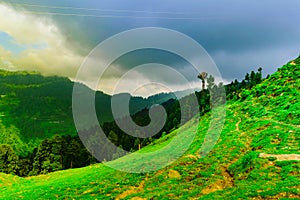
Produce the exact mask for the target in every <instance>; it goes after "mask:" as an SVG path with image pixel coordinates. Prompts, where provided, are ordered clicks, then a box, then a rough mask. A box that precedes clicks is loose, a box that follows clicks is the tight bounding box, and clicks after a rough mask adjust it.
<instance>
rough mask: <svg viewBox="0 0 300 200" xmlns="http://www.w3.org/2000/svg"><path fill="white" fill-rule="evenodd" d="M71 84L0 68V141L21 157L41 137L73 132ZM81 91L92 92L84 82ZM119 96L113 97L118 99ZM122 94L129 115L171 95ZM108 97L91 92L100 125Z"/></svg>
mask: <svg viewBox="0 0 300 200" xmlns="http://www.w3.org/2000/svg"><path fill="white" fill-rule="evenodd" d="M73 86H74V83H73V82H71V81H70V80H69V79H67V78H62V77H55V76H52V77H44V76H42V75H40V74H38V73H32V72H30V73H29V72H9V71H3V70H0V133H1V134H0V144H9V145H11V146H12V147H13V149H14V150H15V152H16V153H17V154H18V155H22V156H25V155H27V154H28V153H31V152H32V151H33V149H34V148H35V147H37V146H38V145H39V143H40V142H41V140H43V139H45V138H51V137H53V136H54V135H72V136H74V135H77V131H76V129H75V126H74V122H73V115H72V92H73ZM82 90H84V91H88V92H91V93H94V91H92V90H90V89H89V88H88V87H86V86H84V85H82ZM123 96H124V94H123V95H121V94H119V95H116V96H115V98H116V99H117V100H118V101H120V102H122V101H123ZM125 96H127V97H130V113H131V114H134V113H136V112H138V111H140V110H142V109H144V108H149V107H151V106H152V105H153V104H161V103H163V102H165V101H168V100H169V99H171V98H174V96H173V95H172V94H157V95H155V96H150V97H148V98H147V99H145V98H142V97H131V96H130V95H129V94H126V95H125ZM111 98H112V97H111V96H110V95H107V94H105V93H103V92H100V91H97V92H96V94H95V105H96V112H97V116H98V119H99V121H100V123H101V124H103V123H105V122H110V121H113V116H112V113H111V109H110V107H111V106H110V105H111ZM8 135H10V137H7V136H8Z"/></svg>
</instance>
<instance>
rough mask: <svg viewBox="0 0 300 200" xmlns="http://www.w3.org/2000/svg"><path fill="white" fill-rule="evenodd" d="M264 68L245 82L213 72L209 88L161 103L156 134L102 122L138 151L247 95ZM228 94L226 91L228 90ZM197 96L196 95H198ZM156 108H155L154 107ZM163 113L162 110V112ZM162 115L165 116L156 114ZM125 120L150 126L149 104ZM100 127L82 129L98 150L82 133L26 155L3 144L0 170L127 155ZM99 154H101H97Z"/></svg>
mask: <svg viewBox="0 0 300 200" xmlns="http://www.w3.org/2000/svg"><path fill="white" fill-rule="evenodd" d="M261 72H262V69H261V68H259V70H258V72H254V71H252V72H251V74H246V76H245V79H244V80H242V81H241V82H239V81H237V80H235V81H233V82H232V83H230V84H228V85H226V86H223V83H219V84H218V85H216V83H215V79H214V77H213V76H211V75H209V76H208V77H207V79H206V81H207V82H206V87H207V89H203V90H202V91H200V92H196V93H195V95H193V94H191V95H188V96H185V97H183V98H181V99H179V100H177V99H170V100H168V101H166V102H165V103H162V104H161V105H162V106H163V107H164V109H165V111H166V114H167V118H166V123H165V124H164V126H163V128H162V129H161V130H160V131H159V132H158V133H157V134H155V135H154V136H152V137H147V138H143V136H145V135H146V132H137V130H134V128H133V129H131V130H130V132H135V134H136V135H140V136H141V137H134V136H131V135H129V134H128V133H125V132H124V131H123V130H121V129H120V128H119V126H118V125H117V123H116V122H115V121H113V122H106V123H104V124H103V125H102V130H103V131H104V133H105V135H106V137H107V138H108V139H109V140H110V141H111V142H112V143H114V144H115V146H118V147H120V148H122V149H124V150H126V151H128V152H134V151H136V150H138V149H139V148H142V147H144V146H146V145H148V144H150V143H152V142H153V141H154V140H156V139H158V138H160V137H162V136H164V135H166V134H168V133H170V132H171V131H172V130H174V129H176V128H178V127H179V126H180V124H181V123H185V122H187V121H189V120H190V119H191V118H192V117H194V116H195V115H197V114H199V115H200V116H201V115H203V114H205V113H207V112H209V111H210V110H211V108H212V106H213V105H218V104H219V103H220V104H223V103H224V102H225V101H226V99H225V98H224V97H226V95H227V99H243V96H242V95H241V92H242V91H243V90H244V89H250V88H252V87H254V86H255V85H256V84H258V83H260V82H261V81H262V73H261ZM224 88H225V90H226V95H225V93H224V92H225V90H224ZM195 96H196V98H194V97H195ZM154 109H155V108H154ZM158 113H159V112H158ZM156 117H158V118H159V117H162V116H156ZM118 120H119V121H120V122H121V123H122V124H129V123H128V122H129V121H131V120H133V121H134V122H135V123H136V124H137V125H139V126H147V125H148V124H149V123H151V121H150V118H149V109H148V108H145V109H143V110H141V111H139V112H137V113H136V114H134V115H132V116H127V117H123V118H122V119H118ZM98 133H99V128H98V127H91V128H89V129H88V130H82V131H81V132H80V135H81V136H82V135H83V136H87V137H89V139H87V141H88V144H87V145H89V147H91V148H89V149H95V150H97V152H91V153H90V152H88V151H87V149H86V147H85V146H84V145H83V144H82V142H81V140H80V138H79V136H58V135H57V136H55V137H53V138H51V139H44V140H43V141H42V142H41V144H40V145H39V147H38V148H36V149H35V150H34V151H33V152H32V153H30V154H29V155H27V156H26V157H19V156H18V155H17V154H16V153H15V152H14V150H13V148H12V147H11V146H9V145H0V172H4V173H13V174H16V175H19V176H29V175H30V176H31V175H38V174H46V173H49V172H54V171H58V170H64V169H69V168H77V167H84V166H88V165H90V164H94V163H97V162H98V161H97V160H96V159H95V158H94V156H95V154H97V153H99V152H101V154H102V155H101V156H102V157H101V156H100V157H101V158H100V161H108V160H111V159H115V158H118V157H120V156H123V155H122V154H121V153H120V152H118V150H117V149H116V148H114V149H108V148H107V146H106V144H105V141H98V140H97V134H98ZM97 157H98V158H99V156H97Z"/></svg>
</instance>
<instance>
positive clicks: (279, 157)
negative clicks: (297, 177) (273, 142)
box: [259, 153, 300, 161]
mask: <svg viewBox="0 0 300 200" xmlns="http://www.w3.org/2000/svg"><path fill="white" fill-rule="evenodd" d="M259 157H260V158H276V160H277V161H286V160H300V154H277V155H276V154H266V153H260V154H259Z"/></svg>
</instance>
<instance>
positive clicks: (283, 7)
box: [0, 0, 300, 81]
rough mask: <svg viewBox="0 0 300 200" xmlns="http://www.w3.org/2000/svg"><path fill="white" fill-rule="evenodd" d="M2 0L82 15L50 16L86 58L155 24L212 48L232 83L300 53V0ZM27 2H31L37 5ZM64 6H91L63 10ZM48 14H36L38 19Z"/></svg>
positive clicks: (266, 71) (272, 68)
mask: <svg viewBox="0 0 300 200" xmlns="http://www.w3.org/2000/svg"><path fill="white" fill-rule="evenodd" d="M2 2H6V3H9V2H10V3H13V4H10V5H11V7H13V8H15V9H20V7H23V8H24V9H26V10H29V11H32V12H54V13H69V14H70V13H71V14H77V15H80V16H61V15H52V16H51V15H45V16H46V17H50V18H52V19H53V21H54V22H55V24H56V25H57V26H58V27H59V29H60V30H61V31H62V32H63V34H64V35H65V36H66V38H67V40H68V41H69V42H70V43H72V45H74V47H76V48H77V51H78V52H79V53H80V54H81V55H82V56H85V55H87V53H88V52H89V51H90V50H92V49H93V48H94V47H95V46H96V45H97V44H98V43H99V42H101V41H103V40H105V39H107V38H108V37H110V36H112V35H114V34H117V33H119V32H122V31H125V30H129V29H132V28H138V27H147V26H151V27H153V26H154V27H163V28H169V29H173V30H176V31H180V32H182V33H184V34H186V35H188V36H190V37H191V38H193V39H194V40H196V41H197V42H199V44H201V45H202V46H203V47H204V48H205V49H206V50H207V52H208V53H209V54H210V56H211V57H212V58H213V60H214V61H215V63H216V64H217V66H218V68H219V70H220V72H221V74H222V76H223V78H224V79H225V80H227V81H231V80H233V79H234V78H238V79H242V78H243V77H244V75H245V73H247V72H249V71H251V70H256V69H257V68H258V67H263V69H264V74H269V73H273V72H274V71H275V70H276V69H277V68H278V67H280V66H281V65H283V64H285V63H286V62H287V61H289V60H290V59H293V58H295V57H297V56H298V55H299V53H300V48H299V47H300V37H299V36H300V28H299V25H298V24H299V21H300V15H299V13H300V1H298V0H284V1H283V0H186V1H176V0H160V1H159V0H151V1H141V0H109V1H101V0H97V1H96V0H95V1H91V0H90V1H82V0H72V1H71V0H43V1H40V0H22V1H2ZM14 3H20V4H23V5H16V4H14ZM24 4H31V6H28V5H24ZM36 5H45V6H48V7H37V6H36ZM49 6H50V7H49ZM51 6H53V7H56V8H53V7H51ZM64 6H65V7H76V8H91V9H67V8H65V9H61V8H57V7H64ZM92 9H95V10H92ZM96 9H98V10H96ZM84 15H89V16H84ZM45 16H44V15H40V14H39V15H36V17H45ZM0 28H1V27H0ZM125 65H126V62H124V66H122V65H120V68H122V67H124V68H126V67H128V66H125ZM127 65H130V64H128V63H127Z"/></svg>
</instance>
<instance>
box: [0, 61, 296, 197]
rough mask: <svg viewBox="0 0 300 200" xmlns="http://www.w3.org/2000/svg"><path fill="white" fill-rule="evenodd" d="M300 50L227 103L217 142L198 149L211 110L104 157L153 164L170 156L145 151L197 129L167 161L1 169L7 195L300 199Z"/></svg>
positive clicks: (2, 194) (1, 192)
mask: <svg viewBox="0 0 300 200" xmlns="http://www.w3.org/2000/svg"><path fill="white" fill-rule="evenodd" d="M299 77H300V57H299V58H297V59H296V60H294V61H291V62H289V63H288V64H286V65H284V66H283V67H281V68H279V69H278V71H277V72H276V73H274V74H273V75H271V76H269V77H268V78H267V79H265V80H263V82H262V83H260V84H258V85H256V86H254V87H253V88H252V89H243V90H242V91H240V92H239V93H238V94H237V95H238V96H239V98H236V99H235V100H230V101H228V102H227V106H226V120H225V124H224V128H223V131H222V133H221V135H220V138H219V140H218V142H217V144H216V145H215V147H214V149H213V150H212V151H211V152H210V153H209V154H208V155H207V156H205V157H200V156H199V153H201V152H199V149H200V147H201V144H202V142H203V140H204V137H205V133H206V131H207V130H208V128H209V124H210V123H209V122H210V113H207V114H205V115H204V116H203V117H201V120H200V122H198V121H195V120H194V119H192V120H191V121H189V122H188V123H187V124H185V125H184V126H183V127H181V128H179V129H178V130H175V131H173V132H172V133H170V134H169V135H167V136H166V137H163V138H160V139H158V140H156V141H154V142H153V143H152V144H151V145H149V146H147V147H145V148H143V149H142V150H141V151H139V152H136V153H132V154H130V155H127V156H124V157H122V158H120V159H118V160H115V161H112V162H110V163H107V165H110V166H119V167H120V166H125V167H126V166H128V167H131V168H134V167H143V168H145V169H146V168H151V167H155V166H154V165H155V163H156V162H157V161H160V160H163V159H169V158H168V157H167V155H164V154H161V155H159V156H156V157H152V158H151V159H150V160H148V162H146V163H144V162H143V161H142V160H140V159H139V158H140V155H141V154H142V153H146V152H155V151H157V150H159V149H160V148H161V147H162V146H164V145H166V144H168V143H169V142H170V141H171V140H172V138H173V137H174V136H175V135H176V134H179V136H180V138H182V140H176V145H175V147H176V148H175V149H170V151H174V152H176V149H177V147H180V146H181V145H182V143H183V142H184V138H186V137H190V136H191V134H192V133H195V132H196V133H197V135H196V137H195V138H194V141H193V143H192V144H191V146H190V148H189V149H188V150H187V152H186V153H185V154H184V155H183V156H182V157H181V158H180V159H178V160H176V161H175V162H173V163H172V164H171V165H170V166H168V167H165V168H163V169H161V170H157V171H154V172H145V173H143V174H132V173H125V172H120V171H116V170H113V169H111V168H109V167H107V166H105V165H103V164H96V165H92V166H89V167H86V168H81V169H73V170H66V171H60V172H55V173H51V174H48V175H43V176H37V177H30V178H18V177H15V176H12V175H5V174H1V175H0V186H1V187H0V198H3V199H20V198H21V199H53V198H56V199H65V198H68V199H83V198H87V199H189V198H192V199H290V198H292V199H299V198H300V182H299V180H300V173H299V172H300V161H299V154H300V151H299V149H300V134H299V133H300V121H299V118H300V103H299V99H300V91H299V88H300V80H299Z"/></svg>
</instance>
